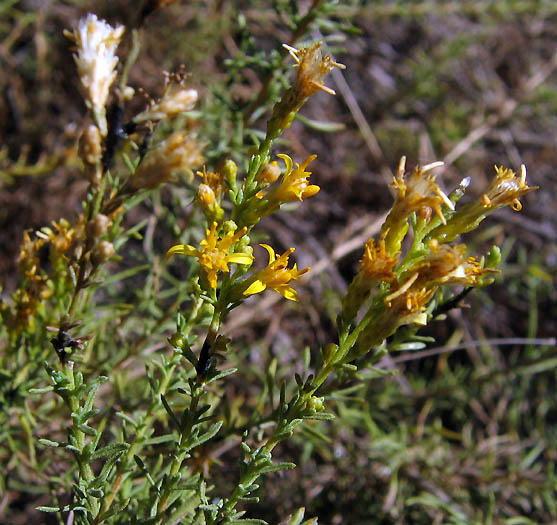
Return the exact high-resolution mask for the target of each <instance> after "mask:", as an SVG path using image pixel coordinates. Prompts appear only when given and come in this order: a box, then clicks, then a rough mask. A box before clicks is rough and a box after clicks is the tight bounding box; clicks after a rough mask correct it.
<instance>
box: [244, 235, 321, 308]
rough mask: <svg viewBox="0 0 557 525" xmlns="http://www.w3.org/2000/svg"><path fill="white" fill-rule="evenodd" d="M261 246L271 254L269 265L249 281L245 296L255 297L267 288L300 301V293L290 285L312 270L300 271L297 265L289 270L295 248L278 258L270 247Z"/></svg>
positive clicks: (287, 297)
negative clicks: (289, 259) (254, 295)
mask: <svg viewBox="0 0 557 525" xmlns="http://www.w3.org/2000/svg"><path fill="white" fill-rule="evenodd" d="M261 246H262V247H263V248H265V249H266V250H267V252H268V254H269V264H268V265H267V267H266V268H264V269H263V270H260V271H259V272H257V273H256V274H255V275H254V276H253V277H252V278H250V279H248V280H247V283H249V284H248V287H247V288H246V289H245V290H244V292H243V295H245V296H248V295H253V294H256V293H259V292H262V291H263V290H265V289H266V288H271V289H273V290H275V292H278V293H279V294H280V295H282V296H283V297H284V298H285V299H289V300H290V301H299V300H300V298H299V296H298V292H296V290H294V288H292V287H291V286H289V284H288V283H289V282H290V281H292V280H294V281H297V280H298V279H299V278H300V276H301V275H303V274H304V273H306V272H309V270H310V268H309V267H308V268H304V269H303V270H298V268H297V266H296V264H294V266H293V267H292V268H288V258H289V257H290V255H292V253H294V250H295V248H290V249H288V250H286V251H285V252H284V253H283V254H282V255H280V256H279V257H277V256H276V253H275V251H274V250H273V248H271V247H270V246H269V245H267V244H261Z"/></svg>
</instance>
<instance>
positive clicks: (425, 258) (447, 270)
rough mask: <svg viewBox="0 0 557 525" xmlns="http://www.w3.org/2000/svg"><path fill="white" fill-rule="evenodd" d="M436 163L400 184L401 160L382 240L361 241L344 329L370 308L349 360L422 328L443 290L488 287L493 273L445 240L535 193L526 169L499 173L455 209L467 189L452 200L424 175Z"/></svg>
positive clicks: (461, 246) (343, 316) (464, 249)
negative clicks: (405, 245) (407, 328)
mask: <svg viewBox="0 0 557 525" xmlns="http://www.w3.org/2000/svg"><path fill="white" fill-rule="evenodd" d="M440 165H441V163H433V164H429V165H427V166H423V167H419V166H418V167H416V168H415V169H414V171H413V172H412V173H411V175H410V176H409V177H408V178H407V179H405V177H404V159H402V161H401V163H400V166H399V172H398V174H397V176H396V177H395V180H394V183H393V187H394V188H395V190H396V195H395V202H394V204H393V207H392V209H391V212H390V213H389V215H388V217H387V219H386V221H385V223H384V226H383V229H382V234H381V238H380V240H379V241H378V242H376V241H374V240H373V239H370V240H368V242H367V243H366V245H365V249H364V255H363V257H362V260H361V262H360V270H359V272H358V274H357V275H356V276H355V277H354V279H353V281H352V283H351V284H350V286H349V288H348V292H347V294H346V296H345V298H344V301H343V308H342V313H341V320H342V322H343V326H347V325H350V324H351V323H354V322H355V319H356V316H357V314H358V312H359V311H360V309H362V308H363V307H364V306H365V307H366V308H367V311H366V313H365V314H364V316H363V318H362V320H361V322H362V323H363V324H362V326H364V328H363V329H362V330H361V332H360V333H359V334H358V337H357V342H356V345H355V349H354V351H352V352H351V353H349V354H348V358H347V359H353V358H355V357H357V356H359V355H363V354H365V353H366V352H367V351H369V349H370V348H372V347H374V346H377V345H379V344H381V342H382V341H383V340H384V339H385V338H387V337H388V336H390V335H392V334H393V333H394V332H395V331H396V330H397V329H398V328H399V327H400V326H403V325H407V324H412V323H414V324H417V325H425V324H427V322H428V315H429V314H428V308H429V303H430V301H431V299H432V298H433V296H434V295H435V293H436V292H437V291H438V290H439V289H440V288H441V287H444V286H450V285H460V286H464V287H477V286H484V285H486V284H489V283H490V282H491V281H492V280H493V278H492V277H491V275H492V274H493V273H495V272H496V270H494V269H492V268H488V267H485V263H484V260H483V258H482V259H478V258H477V257H473V256H468V255H467V247H466V245H465V244H455V245H451V244H448V242H449V241H452V240H453V239H454V238H455V237H456V236H457V235H459V234H461V233H465V232H467V231H470V230H472V229H473V228H475V227H476V226H477V224H478V222H479V221H480V220H482V219H483V218H484V217H485V216H486V214H487V213H490V212H491V211H493V210H495V209H497V208H500V207H502V206H505V205H510V206H511V207H512V208H513V209H515V210H519V209H520V207H521V206H520V202H519V200H518V199H519V197H521V196H523V195H525V194H526V193H528V192H529V191H531V190H533V189H535V188H530V187H528V185H527V184H526V171H525V168H524V167H522V169H521V176H520V178H516V176H515V174H514V172H512V171H511V170H508V169H504V168H496V176H495V179H494V181H493V182H492V183H491V184H490V186H489V188H488V189H487V191H486V193H485V194H484V195H482V196H481V197H480V199H478V200H476V201H474V202H472V203H470V204H467V205H465V206H463V207H462V208H460V209H458V210H455V206H454V203H455V202H456V201H457V200H458V198H460V197H462V194H463V192H464V189H465V186H466V185H461V187H460V189H459V191H458V192H457V193H455V194H454V195H453V194H451V195H452V196H453V198H452V200H451V199H450V198H449V197H448V196H447V195H445V193H444V192H443V191H442V190H441V189H440V188H439V187H438V185H437V184H436V183H435V179H434V176H433V175H431V174H430V173H428V172H429V171H431V170H432V169H433V168H435V167H438V166H440ZM432 212H435V215H436V219H434V218H433V216H432ZM412 214H418V215H419V216H420V217H422V220H421V222H420V221H417V220H414V221H413V222H412V224H413V229H414V231H413V237H414V239H413V243H412V246H411V247H410V248H409V250H408V252H407V253H406V254H405V256H404V257H403V258H402V260H401V246H402V241H403V240H404V238H405V236H406V234H407V232H408V228H409V225H410V222H411V221H410V216H411V215H412ZM431 225H433V226H431Z"/></svg>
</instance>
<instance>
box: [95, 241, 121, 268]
mask: <svg viewBox="0 0 557 525" xmlns="http://www.w3.org/2000/svg"><path fill="white" fill-rule="evenodd" d="M115 253H116V250H115V249H114V245H113V244H112V243H111V242H108V241H101V242H99V245H98V246H97V249H96V250H95V253H94V255H95V259H96V262H99V263H103V262H106V261H108V259H110V258H111V257H113V256H114V254H115Z"/></svg>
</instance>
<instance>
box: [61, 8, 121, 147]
mask: <svg viewBox="0 0 557 525" xmlns="http://www.w3.org/2000/svg"><path fill="white" fill-rule="evenodd" d="M64 34H65V35H66V36H67V37H68V38H69V39H70V40H72V41H73V42H74V43H75V46H76V51H77V52H76V53H75V54H74V60H75V63H76V65H77V72H78V74H79V78H80V80H81V85H82V87H83V92H84V96H85V101H86V103H87V105H88V106H89V107H90V108H91V109H92V110H94V111H96V112H104V108H105V106H106V101H107V98H108V93H109V90H110V86H111V84H112V82H114V79H115V78H116V71H115V69H116V65H117V64H118V57H117V56H116V55H115V52H116V48H117V47H118V44H119V43H120V39H121V38H122V35H123V34H124V26H118V27H116V28H114V27H112V26H111V25H109V24H107V23H106V22H105V21H104V20H99V19H97V17H96V16H95V15H93V14H91V13H89V14H88V15H87V17H86V18H82V19H81V20H80V21H79V24H78V27H77V29H74V31H73V32H70V31H65V32H64ZM100 131H101V133H102V135H103V136H104V135H106V129H101V130H100Z"/></svg>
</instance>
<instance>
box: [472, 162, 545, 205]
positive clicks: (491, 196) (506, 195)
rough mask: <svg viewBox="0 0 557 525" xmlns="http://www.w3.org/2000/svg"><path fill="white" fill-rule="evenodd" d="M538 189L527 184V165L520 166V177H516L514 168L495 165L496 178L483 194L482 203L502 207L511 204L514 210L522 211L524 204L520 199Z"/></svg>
mask: <svg viewBox="0 0 557 525" xmlns="http://www.w3.org/2000/svg"><path fill="white" fill-rule="evenodd" d="M535 189H537V186H535V187H533V188H530V187H529V186H528V184H526V166H525V165H524V164H522V166H520V178H517V177H516V174H515V172H514V171H513V170H510V169H508V168H503V166H495V179H494V180H493V181H492V182H491V184H490V185H489V187H488V188H487V191H486V193H484V195H482V204H483V205H484V206H485V207H486V208H495V209H497V208H501V207H503V206H507V205H510V207H511V208H512V209H513V210H514V211H520V210H521V209H522V204H521V203H520V201H519V200H518V199H519V198H520V197H522V196H523V195H525V194H526V193H528V192H530V191H532V190H535Z"/></svg>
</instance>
